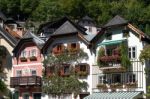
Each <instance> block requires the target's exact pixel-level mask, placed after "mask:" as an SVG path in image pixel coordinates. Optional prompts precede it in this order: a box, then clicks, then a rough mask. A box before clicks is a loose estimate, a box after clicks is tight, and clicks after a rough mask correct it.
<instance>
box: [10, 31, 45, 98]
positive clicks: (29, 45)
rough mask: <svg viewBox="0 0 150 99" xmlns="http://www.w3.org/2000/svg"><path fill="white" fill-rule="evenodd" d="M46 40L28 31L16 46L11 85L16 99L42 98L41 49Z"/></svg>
mask: <svg viewBox="0 0 150 99" xmlns="http://www.w3.org/2000/svg"><path fill="white" fill-rule="evenodd" d="M43 44H44V41H43V40H41V39H40V38H38V37H37V36H35V35H34V34H33V33H31V32H26V34H25V35H24V37H23V39H21V40H20V41H19V42H18V44H17V46H16V47H15V48H14V50H13V53H14V56H13V69H12V70H13V73H12V77H11V78H10V86H11V87H12V88H14V90H13V92H14V94H13V97H14V98H16V99H40V98H41V95H42V94H41V85H42V79H41V77H42V60H43V56H42V54H41V51H40V49H41V48H42V46H43Z"/></svg>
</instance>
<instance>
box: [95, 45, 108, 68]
mask: <svg viewBox="0 0 150 99" xmlns="http://www.w3.org/2000/svg"><path fill="white" fill-rule="evenodd" d="M106 60H107V57H105V49H104V48H103V47H101V48H100V49H99V51H98V57H97V65H98V66H99V67H103V66H105V61H106Z"/></svg>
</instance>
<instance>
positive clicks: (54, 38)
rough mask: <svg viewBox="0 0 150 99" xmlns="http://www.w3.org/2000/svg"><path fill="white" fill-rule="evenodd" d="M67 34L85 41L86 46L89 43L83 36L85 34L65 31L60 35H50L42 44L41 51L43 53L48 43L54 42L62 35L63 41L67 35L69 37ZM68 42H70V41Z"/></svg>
mask: <svg viewBox="0 0 150 99" xmlns="http://www.w3.org/2000/svg"><path fill="white" fill-rule="evenodd" d="M69 36H72V37H77V38H79V39H80V41H82V42H83V43H85V44H86V45H87V46H88V45H89V44H90V42H89V41H88V40H87V39H86V38H85V35H83V34H82V33H80V32H72V33H65V34H61V35H51V36H50V38H49V39H48V40H47V41H46V43H45V44H44V46H43V48H42V52H43V53H45V52H46V50H47V48H48V47H49V46H50V44H52V42H54V41H55V40H56V39H57V38H60V37H63V39H64V41H65V40H66V39H67V37H69ZM61 43H62V42H61ZM68 43H70V41H69V42H68Z"/></svg>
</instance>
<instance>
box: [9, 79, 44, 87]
mask: <svg viewBox="0 0 150 99" xmlns="http://www.w3.org/2000/svg"><path fill="white" fill-rule="evenodd" d="M41 84H42V80H41V77H39V76H23V77H11V78H10V86H11V87H12V88H14V87H18V86H41Z"/></svg>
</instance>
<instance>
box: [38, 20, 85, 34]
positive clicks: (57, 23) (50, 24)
mask: <svg viewBox="0 0 150 99" xmlns="http://www.w3.org/2000/svg"><path fill="white" fill-rule="evenodd" d="M66 21H70V22H71V23H72V21H71V20H70V19H69V18H68V17H63V18H61V19H59V20H56V21H52V22H47V23H44V24H41V25H40V26H39V30H38V32H37V34H39V33H40V32H42V30H43V29H44V28H49V29H53V31H52V32H54V31H55V30H57V29H58V28H59V27H60V26H61V25H62V24H64V22H66ZM78 27H79V28H80V29H81V30H82V31H85V30H86V29H85V28H83V27H81V26H78Z"/></svg>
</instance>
